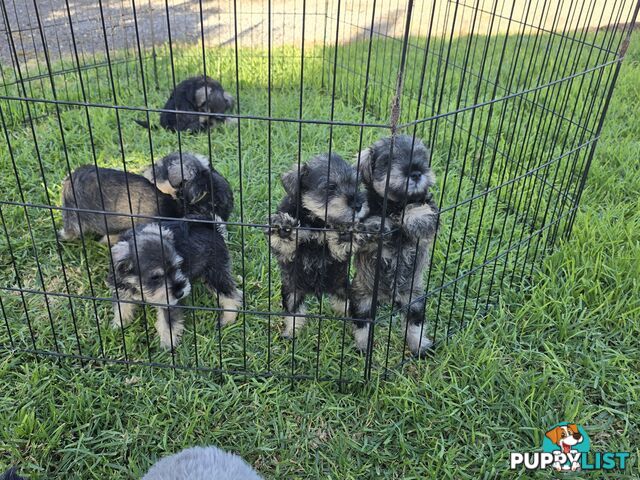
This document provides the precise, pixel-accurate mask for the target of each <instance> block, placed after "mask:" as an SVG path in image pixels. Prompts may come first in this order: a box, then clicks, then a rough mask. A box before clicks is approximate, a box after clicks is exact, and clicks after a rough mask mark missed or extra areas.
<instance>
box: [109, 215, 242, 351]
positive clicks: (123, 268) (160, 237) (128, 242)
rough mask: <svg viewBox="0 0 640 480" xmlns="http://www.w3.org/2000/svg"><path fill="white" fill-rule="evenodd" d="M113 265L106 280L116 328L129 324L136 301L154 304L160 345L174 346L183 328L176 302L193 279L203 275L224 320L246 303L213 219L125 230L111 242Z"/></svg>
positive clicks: (221, 323)
mask: <svg viewBox="0 0 640 480" xmlns="http://www.w3.org/2000/svg"><path fill="white" fill-rule="evenodd" d="M111 256H112V259H113V268H112V269H111V271H110V273H109V277H108V279H107V283H108V285H109V286H110V288H111V291H112V294H113V299H114V305H113V313H114V317H113V322H112V326H113V327H114V328H120V327H125V326H126V325H127V324H128V323H129V322H130V321H131V320H132V319H133V315H134V313H135V310H136V307H137V304H136V303H127V302H126V300H134V301H137V302H147V303H153V304H155V305H154V306H155V308H156V310H157V321H156V325H155V326H156V330H157V332H158V335H159V336H160V345H161V346H162V347H163V348H165V349H170V348H175V347H176V346H177V345H178V343H179V342H180V337H181V335H182V332H183V330H184V323H183V319H182V311H181V309H180V308H179V307H178V306H177V305H178V302H179V301H180V300H181V299H183V298H185V297H186V296H187V295H188V294H189V292H190V291H191V283H192V282H193V281H194V280H196V279H198V278H202V279H203V280H204V282H205V285H206V286H207V287H208V288H209V289H210V290H211V291H212V292H213V293H214V294H216V295H217V298H218V301H219V304H220V308H221V309H223V311H222V312H221V315H220V318H219V323H220V326H224V325H227V324H229V323H232V322H233V321H235V319H236V317H237V315H238V309H239V308H240V307H241V306H242V292H241V291H240V290H238V288H237V287H236V283H235V280H234V279H233V276H232V274H231V259H230V257H229V252H228V250H227V245H226V244H225V241H224V238H223V236H222V234H221V232H220V231H219V229H218V227H217V226H215V225H213V224H211V223H200V222H193V221H185V220H177V221H166V222H162V225H160V224H158V223H152V224H148V225H142V226H139V227H136V228H135V230H128V231H127V232H125V233H124V234H123V235H122V237H121V239H120V241H119V242H118V243H116V244H115V245H114V246H113V247H111Z"/></svg>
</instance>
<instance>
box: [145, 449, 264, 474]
mask: <svg viewBox="0 0 640 480" xmlns="http://www.w3.org/2000/svg"><path fill="white" fill-rule="evenodd" d="M261 479H262V477H261V476H260V475H258V474H257V473H256V471H255V470H254V469H253V468H251V467H250V466H249V464H248V463H247V462H245V461H244V460H243V459H242V458H241V457H239V456H238V455H234V454H233V453H228V452H225V451H223V450H220V449H219V448H216V447H193V448H187V449H186V450H183V451H181V452H179V453H176V454H175V455H171V456H169V457H165V458H163V459H161V460H159V461H158V462H157V463H156V464H155V465H154V466H153V467H151V469H150V470H149V471H148V472H147V474H146V475H145V476H144V477H142V480H261Z"/></svg>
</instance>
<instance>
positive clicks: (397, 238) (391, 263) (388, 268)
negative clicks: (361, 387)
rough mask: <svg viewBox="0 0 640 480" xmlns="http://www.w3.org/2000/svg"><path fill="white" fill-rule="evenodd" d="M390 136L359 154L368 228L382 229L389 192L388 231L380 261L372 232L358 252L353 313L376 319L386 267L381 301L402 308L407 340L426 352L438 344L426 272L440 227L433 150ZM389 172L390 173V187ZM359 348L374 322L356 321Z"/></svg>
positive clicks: (413, 349) (376, 238)
mask: <svg viewBox="0 0 640 480" xmlns="http://www.w3.org/2000/svg"><path fill="white" fill-rule="evenodd" d="M391 147H392V139H391V138H384V139H382V140H379V141H377V142H376V143H374V144H373V145H371V146H370V147H369V148H367V149H365V150H364V151H362V152H361V153H360V154H359V159H360V172H361V174H362V181H363V182H364V184H365V186H366V189H367V199H368V202H369V208H370V216H369V217H368V218H367V219H366V220H365V221H364V224H365V225H366V227H367V230H368V231H380V225H381V222H382V216H381V215H382V214H383V211H382V207H383V201H384V196H385V194H386V196H387V205H386V210H385V213H386V215H385V217H386V219H385V225H384V227H385V232H384V233H382V240H383V248H382V258H381V259H380V261H378V242H379V240H380V236H379V235H375V236H370V237H369V240H368V241H367V242H366V243H364V245H362V246H361V247H360V248H359V250H358V252H357V253H356V261H355V265H356V274H355V278H354V280H353V284H352V286H351V294H350V300H351V316H352V317H354V318H364V319H369V318H371V308H372V302H373V293H374V283H375V277H376V268H378V266H379V268H380V273H379V285H378V300H379V301H390V300H392V297H394V298H393V301H394V303H395V304H394V307H396V308H399V309H401V310H402V313H403V315H404V317H405V320H406V322H407V325H406V338H407V345H408V347H409V349H410V350H411V352H412V353H413V354H415V355H421V354H423V353H424V352H425V350H426V349H428V348H429V347H430V346H431V345H432V343H433V342H432V341H431V340H430V339H429V338H427V336H426V334H425V328H424V308H425V304H424V299H423V298H422V297H423V295H424V289H423V272H424V269H425V267H426V266H427V265H428V262H429V256H430V250H431V245H432V243H433V239H434V237H435V234H436V231H437V229H438V216H439V212H438V207H437V206H436V204H435V202H434V201H433V199H432V195H431V194H430V192H429V189H430V188H431V187H432V186H433V185H434V184H435V176H434V174H433V172H432V171H431V168H430V152H429V149H428V148H427V147H426V146H425V145H424V144H423V143H422V141H421V140H419V139H417V138H416V139H415V140H414V139H413V138H412V137H409V136H406V135H399V136H397V137H395V140H394V141H393V153H392V148H391ZM387 172H389V180H388V188H387ZM355 326H356V328H355V331H354V335H355V341H356V347H357V348H358V349H359V350H361V351H366V349H367V344H368V337H369V323H366V322H356V325H355Z"/></svg>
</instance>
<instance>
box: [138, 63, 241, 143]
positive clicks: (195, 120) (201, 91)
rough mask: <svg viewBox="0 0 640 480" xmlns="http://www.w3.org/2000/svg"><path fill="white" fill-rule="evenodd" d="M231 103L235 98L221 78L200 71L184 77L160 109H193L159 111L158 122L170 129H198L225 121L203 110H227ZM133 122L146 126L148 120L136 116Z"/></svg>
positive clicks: (222, 111)
mask: <svg viewBox="0 0 640 480" xmlns="http://www.w3.org/2000/svg"><path fill="white" fill-rule="evenodd" d="M234 105H235V99H234V98H233V96H232V95H231V94H229V93H227V92H225V91H224V88H222V85H220V82H217V81H215V80H213V79H211V78H209V77H205V76H203V75H201V76H198V77H191V78H187V79H186V80H183V81H182V82H180V83H179V84H178V85H176V88H175V89H174V90H173V91H172V92H171V95H170V96H169V99H168V100H167V103H165V105H164V107H163V109H164V110H182V111H185V112H194V113H176V112H162V113H161V114H160V126H162V128H166V129H167V130H171V131H180V132H184V131H188V132H191V133H197V132H201V131H204V130H207V129H208V128H209V127H211V126H215V125H217V124H221V123H224V122H225V117H220V116H216V115H202V114H203V113H205V114H207V113H226V112H227V111H230V110H232V109H233V106H234ZM136 123H137V124H138V125H142V126H143V127H145V128H149V124H148V123H147V122H144V121H141V120H136Z"/></svg>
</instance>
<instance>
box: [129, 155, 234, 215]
mask: <svg viewBox="0 0 640 480" xmlns="http://www.w3.org/2000/svg"><path fill="white" fill-rule="evenodd" d="M142 176H143V177H145V178H146V179H147V180H149V181H150V182H151V183H155V185H156V187H157V188H158V190H160V191H161V192H163V193H166V194H167V195H171V196H172V197H174V198H176V199H178V201H179V203H180V204H183V203H186V204H187V205H189V213H190V214H193V215H198V216H205V217H209V218H213V216H215V215H218V216H219V217H220V218H221V219H222V220H224V221H227V220H229V215H231V212H232V211H233V192H232V191H231V186H230V185H229V182H227V180H226V179H225V178H224V177H223V176H222V175H220V173H218V172H217V171H216V169H215V168H213V167H211V166H210V165H209V160H208V159H207V157H205V156H204V155H198V154H197V153H188V152H182V155H181V154H180V152H174V153H171V154H169V155H167V156H166V157H163V158H161V159H160V160H159V161H158V162H156V163H155V164H153V165H152V166H150V167H149V168H147V169H146V170H145V171H144V172H142Z"/></svg>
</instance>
